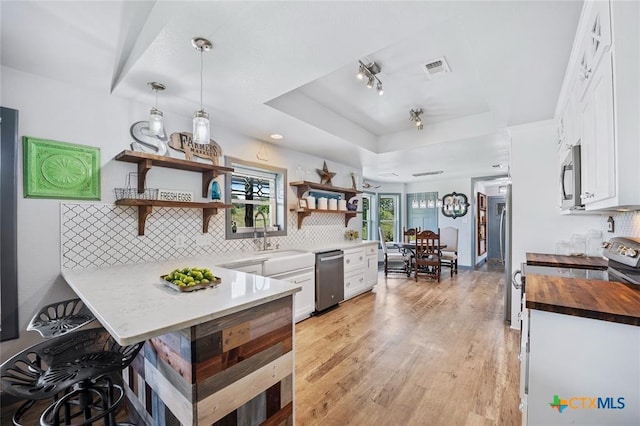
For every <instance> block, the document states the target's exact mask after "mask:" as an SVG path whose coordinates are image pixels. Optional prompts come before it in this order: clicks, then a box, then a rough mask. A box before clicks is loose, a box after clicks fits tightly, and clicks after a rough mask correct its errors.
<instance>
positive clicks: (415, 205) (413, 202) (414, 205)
mask: <svg viewBox="0 0 640 426" xmlns="http://www.w3.org/2000/svg"><path fill="white" fill-rule="evenodd" d="M411 208H412V209H417V208H418V200H416V199H415V198H414V199H413V200H411Z"/></svg>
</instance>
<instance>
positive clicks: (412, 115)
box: [409, 108, 423, 130]
mask: <svg viewBox="0 0 640 426" xmlns="http://www.w3.org/2000/svg"><path fill="white" fill-rule="evenodd" d="M422 113H423V111H422V108H419V109H416V110H413V109H412V110H410V111H409V121H412V122H413V123H414V124H415V125H416V127H417V128H418V130H422V128H423V124H422V117H421V115H422Z"/></svg>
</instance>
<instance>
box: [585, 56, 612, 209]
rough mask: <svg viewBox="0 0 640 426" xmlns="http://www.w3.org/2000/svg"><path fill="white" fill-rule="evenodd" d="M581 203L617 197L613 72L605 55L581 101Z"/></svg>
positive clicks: (609, 60)
mask: <svg viewBox="0 0 640 426" xmlns="http://www.w3.org/2000/svg"><path fill="white" fill-rule="evenodd" d="M581 122H582V132H581V133H582V139H581V140H582V143H581V145H582V194H581V198H582V202H583V203H584V204H585V205H589V204H592V203H595V202H598V201H602V200H605V199H608V198H611V197H613V196H615V195H616V194H615V191H616V189H615V161H614V158H615V157H614V156H615V145H614V134H613V69H612V62H611V53H610V52H607V53H605V55H604V58H603V60H602V63H601V64H600V66H598V68H597V70H596V73H595V74H594V75H593V76H592V81H591V84H590V86H589V89H588V90H587V94H586V95H585V97H584V99H583V102H582V114H581Z"/></svg>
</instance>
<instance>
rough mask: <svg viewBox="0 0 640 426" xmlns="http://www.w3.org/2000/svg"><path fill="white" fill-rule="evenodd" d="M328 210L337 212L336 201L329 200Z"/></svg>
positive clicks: (333, 199)
mask: <svg viewBox="0 0 640 426" xmlns="http://www.w3.org/2000/svg"><path fill="white" fill-rule="evenodd" d="M329 210H338V200H337V199H335V198H329Z"/></svg>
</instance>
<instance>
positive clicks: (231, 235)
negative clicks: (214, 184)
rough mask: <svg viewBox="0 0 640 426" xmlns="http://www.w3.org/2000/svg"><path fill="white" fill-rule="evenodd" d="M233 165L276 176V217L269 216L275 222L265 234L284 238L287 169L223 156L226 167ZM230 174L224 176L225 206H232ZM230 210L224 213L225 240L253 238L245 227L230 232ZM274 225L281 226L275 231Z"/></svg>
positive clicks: (285, 231) (285, 233)
mask: <svg viewBox="0 0 640 426" xmlns="http://www.w3.org/2000/svg"><path fill="white" fill-rule="evenodd" d="M234 164H237V165H239V166H242V167H246V168H254V169H257V171H258V174H259V173H260V171H261V170H262V171H267V172H272V173H275V174H276V184H275V188H274V189H275V192H274V195H275V212H276V216H275V217H273V215H271V214H270V215H269V216H271V217H272V219H271V220H272V221H273V220H274V219H275V222H272V223H271V224H270V225H271V226H270V227H269V228H268V230H267V232H268V234H269V236H286V235H287V190H286V189H287V188H286V187H285V185H286V182H287V169H285V168H281V167H275V166H271V165H266V164H262V163H253V162H250V161H245V160H242V159H240V158H236V157H230V156H228V155H227V156H225V165H226V166H227V167H233V166H234ZM232 174H233V172H231V173H230V174H229V175H225V185H224V187H225V191H224V200H225V203H226V204H233V201H232V199H231V175H232ZM280 217H281V218H282V221H281V223H278V220H277V219H278V218H280ZM231 221H232V216H231V209H228V210H227V211H226V212H225V239H227V240H238V239H245V238H254V233H253V229H252V228H247V227H238V228H237V230H236V232H232V230H231V225H232V224H231ZM276 225H281V226H280V229H279V230H275V229H276ZM238 231H246V232H238ZM257 231H258V234H259V235H258V236H262V226H259V227H257Z"/></svg>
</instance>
